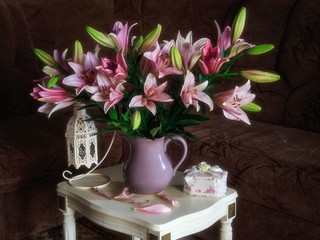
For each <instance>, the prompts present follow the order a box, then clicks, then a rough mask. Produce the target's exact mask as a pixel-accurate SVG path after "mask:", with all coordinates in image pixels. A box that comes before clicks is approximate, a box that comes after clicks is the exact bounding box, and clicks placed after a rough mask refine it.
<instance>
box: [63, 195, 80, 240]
mask: <svg viewBox="0 0 320 240" xmlns="http://www.w3.org/2000/svg"><path fill="white" fill-rule="evenodd" d="M59 209H60V211H61V212H62V213H63V217H64V219H63V236H64V240H76V239H77V236H76V222H75V219H74V210H73V209H71V208H69V207H68V205H67V198H66V197H61V196H59Z"/></svg>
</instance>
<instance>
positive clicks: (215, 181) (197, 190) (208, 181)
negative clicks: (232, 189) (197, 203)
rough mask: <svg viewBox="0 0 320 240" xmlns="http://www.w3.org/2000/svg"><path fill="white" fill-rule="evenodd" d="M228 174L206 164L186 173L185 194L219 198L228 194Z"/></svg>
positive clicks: (201, 164)
mask: <svg viewBox="0 0 320 240" xmlns="http://www.w3.org/2000/svg"><path fill="white" fill-rule="evenodd" d="M227 177H228V172H227V171H224V170H222V169H221V168H220V167H219V166H210V165H209V164H207V163H206V162H202V163H200V164H199V165H198V166H192V168H191V169H187V170H186V171H185V172H184V188H183V190H184V192H187V193H189V194H190V195H195V196H214V197H219V196H223V195H225V194H226V191H227Z"/></svg>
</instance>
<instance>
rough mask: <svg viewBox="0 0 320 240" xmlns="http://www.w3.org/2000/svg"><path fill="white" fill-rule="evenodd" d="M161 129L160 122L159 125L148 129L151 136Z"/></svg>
mask: <svg viewBox="0 0 320 240" xmlns="http://www.w3.org/2000/svg"><path fill="white" fill-rule="evenodd" d="M161 129H162V126H161V124H160V126H159V127H155V128H153V129H151V131H150V133H151V136H152V137H155V136H156V135H157V134H158V132H161Z"/></svg>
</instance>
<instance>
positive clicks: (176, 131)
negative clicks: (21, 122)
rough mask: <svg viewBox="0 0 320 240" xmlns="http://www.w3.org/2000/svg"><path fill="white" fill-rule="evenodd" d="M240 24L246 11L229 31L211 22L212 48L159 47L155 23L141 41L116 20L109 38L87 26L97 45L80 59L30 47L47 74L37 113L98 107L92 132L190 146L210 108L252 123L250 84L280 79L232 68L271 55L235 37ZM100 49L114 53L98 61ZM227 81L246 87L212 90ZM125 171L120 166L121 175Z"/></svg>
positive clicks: (171, 43) (38, 89) (203, 44)
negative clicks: (182, 141)
mask: <svg viewBox="0 0 320 240" xmlns="http://www.w3.org/2000/svg"><path fill="white" fill-rule="evenodd" d="M245 19H246V9H245V8H242V9H241V10H240V11H239V13H238V14H237V16H236V18H235V20H234V22H233V25H232V26H231V27H229V26H227V27H225V28H224V29H223V30H221V28H220V26H219V25H218V24H217V23H216V28H217V32H218V35H217V39H216V41H215V42H213V41H211V40H210V39H208V38H201V39H199V40H197V41H193V39H192V32H190V33H189V34H188V35H187V36H186V37H183V36H182V35H181V34H180V33H179V32H178V34H177V37H176V38H175V39H172V40H166V41H160V40H159V39H160V34H161V31H162V26H161V25H160V24H158V25H157V26H156V27H155V28H154V29H153V30H152V31H150V32H149V34H147V35H146V36H131V29H132V28H133V27H134V26H135V24H134V25H132V26H129V25H128V23H125V24H123V23H121V22H116V23H115V24H114V27H113V31H112V32H111V33H109V34H105V33H102V32H100V31H98V30H96V29H94V28H92V27H89V26H88V27H87V28H86V29H87V32H88V34H89V35H90V36H91V37H92V38H93V40H95V41H96V42H97V44H98V45H97V47H96V49H95V50H94V51H88V52H86V53H84V50H83V46H82V44H81V43H80V42H79V41H75V44H74V51H73V55H72V56H71V57H67V56H68V52H67V50H65V51H64V52H63V53H62V55H59V53H58V51H57V50H55V51H54V54H53V57H52V56H51V55H50V54H48V53H46V52H44V51H42V50H40V49H35V54H36V55H37V56H38V57H39V58H40V60H42V61H43V62H44V63H45V66H44V68H43V72H44V73H45V74H46V76H45V77H44V78H43V79H41V80H39V81H38V85H37V86H35V87H34V89H33V92H32V93H31V95H32V96H33V97H34V98H35V99H37V100H39V101H42V102H45V104H44V105H43V106H41V107H40V108H39V112H44V113H47V114H48V115H49V116H50V115H51V114H52V113H53V112H55V111H57V110H59V109H61V108H65V107H68V106H70V105H72V104H73V103H75V102H83V103H84V104H85V105H86V107H87V108H95V109H98V111H95V114H94V115H92V114H91V115H92V119H93V120H94V121H96V122H99V123H100V125H99V126H100V129H99V131H98V133H105V132H114V131H116V132H121V133H123V134H124V135H126V136H128V137H131V138H139V139H145V140H146V139H148V140H150V141H156V140H157V139H162V138H170V137H173V136H176V135H180V136H184V137H186V138H188V139H191V140H195V139H196V136H194V135H193V134H191V133H190V132H189V131H188V127H189V126H192V125H197V124H201V123H202V122H204V121H207V120H209V118H208V117H206V112H208V111H212V110H213V108H214V106H216V107H219V108H221V109H222V110H223V114H224V116H225V117H226V118H228V119H231V120H238V121H243V122H245V123H247V124H250V121H249V119H248V117H247V115H246V113H245V111H253V112H258V111H260V110H261V108H260V106H258V105H257V104H256V103H254V102H253V101H254V98H255V94H254V93H251V91H250V86H251V81H254V82H258V83H267V82H273V81H277V80H278V79H279V78H280V76H279V75H278V74H276V73H271V72H266V71H261V70H252V69H242V70H240V71H236V70H234V68H233V66H234V64H235V63H236V61H237V60H238V59H239V58H241V57H243V56H245V55H259V54H264V53H266V52H269V51H270V50H272V49H273V45H271V44H263V45H254V44H252V43H248V42H246V41H245V40H243V39H241V38H240V37H241V34H242V31H243V28H244V25H245ZM102 47H104V48H111V49H113V50H114V51H113V52H114V54H111V55H110V56H100V52H99V50H100V48H102ZM225 79H227V80H230V81H231V80H233V79H235V80H239V79H244V80H245V81H244V82H243V83H241V85H239V86H234V88H233V89H230V90H227V91H224V92H216V91H215V89H216V86H217V85H218V84H223V81H221V80H225ZM163 141H165V140H163ZM148 148H149V147H148ZM146 149H147V148H143V149H142V150H141V152H142V153H143V152H146V151H147V150H146ZM139 154H140V153H139ZM149 159H150V158H149ZM146 161H148V160H146ZM131 165H134V164H132V163H130V164H129V163H127V164H125V166H126V169H125V171H124V172H128V170H127V168H128V166H131ZM147 165H148V166H150V167H151V166H154V165H156V164H155V163H153V164H146V163H144V164H143V167H140V169H143V171H147V170H146V169H145V167H146V166H147ZM175 170H176V169H175ZM175 170H174V171H175ZM174 171H173V172H174ZM135 174H138V173H135ZM169 175H170V174H169ZM171 175H172V174H171ZM126 178H127V179H128V177H126Z"/></svg>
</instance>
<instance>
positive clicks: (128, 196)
mask: <svg viewBox="0 0 320 240" xmlns="http://www.w3.org/2000/svg"><path fill="white" fill-rule="evenodd" d="M133 195H134V193H133V192H131V191H130V189H129V188H127V187H125V188H124V189H123V190H122V192H121V193H120V194H119V195H118V196H115V197H114V199H116V200H120V199H131V198H132V197H133Z"/></svg>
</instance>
